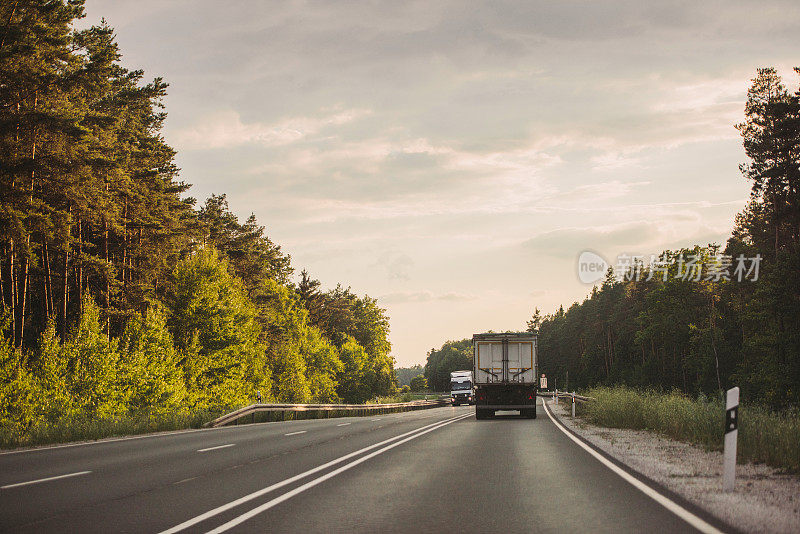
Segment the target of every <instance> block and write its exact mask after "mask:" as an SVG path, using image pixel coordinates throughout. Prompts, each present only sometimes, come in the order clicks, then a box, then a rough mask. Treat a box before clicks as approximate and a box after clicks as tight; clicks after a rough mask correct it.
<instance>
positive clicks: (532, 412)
mask: <svg viewBox="0 0 800 534" xmlns="http://www.w3.org/2000/svg"><path fill="white" fill-rule="evenodd" d="M520 415H522V417H527V418H528V419H536V408H526V409H524V410H520Z"/></svg>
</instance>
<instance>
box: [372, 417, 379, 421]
mask: <svg viewBox="0 0 800 534" xmlns="http://www.w3.org/2000/svg"><path fill="white" fill-rule="evenodd" d="M380 420H381V418H380V417H378V418H377V419H370V421H380Z"/></svg>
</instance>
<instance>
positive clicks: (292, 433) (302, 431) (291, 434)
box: [284, 430, 308, 436]
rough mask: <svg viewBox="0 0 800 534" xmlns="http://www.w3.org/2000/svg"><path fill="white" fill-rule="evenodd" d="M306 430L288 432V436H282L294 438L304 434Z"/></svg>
mask: <svg viewBox="0 0 800 534" xmlns="http://www.w3.org/2000/svg"><path fill="white" fill-rule="evenodd" d="M306 432H308V430H298V431H297V432H289V433H288V434H284V436H296V435H297V434H305V433H306Z"/></svg>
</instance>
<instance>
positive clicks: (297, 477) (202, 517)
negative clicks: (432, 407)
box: [160, 417, 459, 534]
mask: <svg viewBox="0 0 800 534" xmlns="http://www.w3.org/2000/svg"><path fill="white" fill-rule="evenodd" d="M456 419H459V418H458V417H451V418H449V419H444V420H443V421H455V420H456ZM443 421H438V422H436V423H431V424H428V425H425V426H423V427H420V428H416V429H414V430H411V431H409V432H406V433H404V434H400V435H399V436H395V437H393V438H389V439H386V440H383V441H381V442H379V443H375V444H374V445H370V446H368V447H364V448H363V449H359V450H357V451H354V452H351V453H350V454H345V455H344V456H342V457H340V458H336V459H335V460H331V461H330V462H327V463H324V464H322V465H318V466H317V467H315V468H313V469H309V470H308V471H305V472H303V473H300V474H299V475H295V476H293V477H291V478H287V479H286V480H282V481H280V482H277V483H275V484H273V485H271V486H267V487H266V488H263V489H260V490H258V491H255V492H253V493H251V494H249V495H245V496H244V497H240V498H239V499H236V500H235V501H231V502H229V503H227V504H223V505H222V506H218V507H217V508H214V509H213V510H209V511H208V512H205V513H203V514H200V515H198V516H196V517H193V518H191V519H188V520H186V521H184V522H183V523H181V524H179V525H175V526H174V527H172V528H170V529H168V530H165V531H163V532H161V533H160V534H174V533H175V532H180V531H181V530H184V529H187V528H189V527H191V526H192V525H196V524H197V523H200V522H201V521H205V520H206V519H208V518H210V517H214V516H215V515H218V514H221V513H223V512H226V511H228V510H230V509H231V508H235V507H236V506H239V505H240V504H243V503H246V502H248V501H251V500H253V499H257V498H258V497H261V496H262V495H265V494H267V493H269V492H271V491H275V490H276V489H279V488H282V487H283V486H286V485H288V484H292V483H293V482H297V481H298V480H301V479H303V478H305V477H307V476H309V475H313V474H314V473H318V472H319V471H322V470H324V469H327V468H329V467H331V466H333V465H336V464H338V463H342V462H344V461H345V460H349V459H350V458H353V457H354V456H358V455H359V454H361V453H363V452H366V451H369V450H372V449H376V448H378V447H380V446H382V445H386V444H387V443H391V442H392V441H395V440H398V439H400V438H403V437H406V436H408V435H410V434H414V433H416V432H419V431H421V430H424V429H426V428H430V427H433V426H436V425H438V424H440V423H442V422H443Z"/></svg>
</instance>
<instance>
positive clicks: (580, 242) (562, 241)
mask: <svg viewBox="0 0 800 534" xmlns="http://www.w3.org/2000/svg"><path fill="white" fill-rule="evenodd" d="M658 234H659V230H658V228H657V227H656V226H655V225H654V224H652V223H650V222H645V221H638V222H633V223H627V224H622V225H616V226H608V227H583V228H560V229H558V230H553V231H549V232H543V233H541V234H539V235H537V236H534V237H532V238H530V239H528V240H526V241H524V242H523V243H522V246H523V247H524V248H526V249H528V250H531V251H534V252H536V253H541V254H545V255H548V256H554V257H562V258H568V257H574V256H577V254H579V253H580V252H581V251H583V250H587V249H591V250H607V249H610V248H614V249H617V248H619V247H636V246H639V245H642V244H644V243H646V242H648V241H649V240H652V239H653V237H654V236H658Z"/></svg>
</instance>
